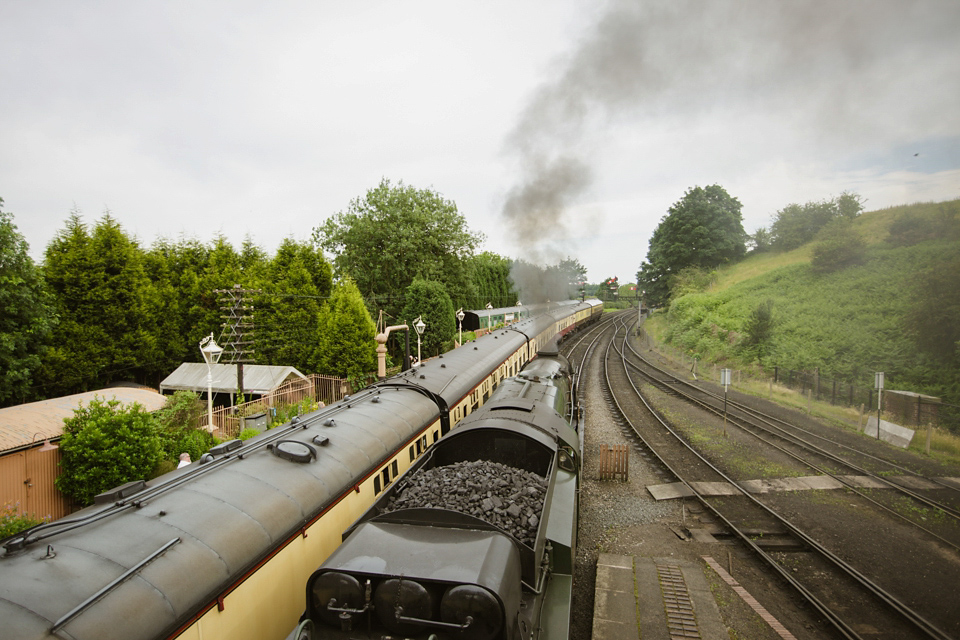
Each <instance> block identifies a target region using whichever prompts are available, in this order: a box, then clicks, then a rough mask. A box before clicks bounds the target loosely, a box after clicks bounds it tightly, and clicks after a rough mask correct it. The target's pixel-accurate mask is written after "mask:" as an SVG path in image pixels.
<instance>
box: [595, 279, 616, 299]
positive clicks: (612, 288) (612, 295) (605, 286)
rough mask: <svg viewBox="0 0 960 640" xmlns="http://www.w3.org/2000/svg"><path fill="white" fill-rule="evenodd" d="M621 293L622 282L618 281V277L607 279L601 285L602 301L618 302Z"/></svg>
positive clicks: (599, 292)
mask: <svg viewBox="0 0 960 640" xmlns="http://www.w3.org/2000/svg"><path fill="white" fill-rule="evenodd" d="M619 292H620V281H619V280H618V279H617V276H613V277H611V278H607V279H606V280H604V281H603V282H601V283H600V290H599V291H598V294H599V295H600V299H601V300H605V301H606V300H616V298H617V295H618V294H619Z"/></svg>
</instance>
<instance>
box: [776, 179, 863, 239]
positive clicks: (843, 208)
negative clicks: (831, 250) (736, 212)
mask: <svg viewBox="0 0 960 640" xmlns="http://www.w3.org/2000/svg"><path fill="white" fill-rule="evenodd" d="M862 210H863V204H862V201H861V198H860V196H858V195H856V194H853V193H847V192H844V193H843V194H841V195H840V196H839V197H837V198H834V199H833V200H821V201H819V202H808V203H806V204H804V205H799V204H789V205H787V206H786V207H784V208H783V209H781V210H780V211H778V212H777V213H776V214H775V215H774V220H773V225H772V226H771V228H770V234H771V236H772V242H771V244H772V246H773V248H774V249H776V250H777V251H790V250H791V249H796V248H797V247H799V246H800V245H803V244H806V243H807V242H810V241H811V240H813V239H814V238H815V237H816V235H817V233H818V232H819V231H820V230H821V229H823V228H824V227H825V226H827V225H828V224H829V223H831V222H833V221H834V220H838V219H843V220H853V219H854V218H856V217H857V216H859V215H860V212H861V211H862Z"/></svg>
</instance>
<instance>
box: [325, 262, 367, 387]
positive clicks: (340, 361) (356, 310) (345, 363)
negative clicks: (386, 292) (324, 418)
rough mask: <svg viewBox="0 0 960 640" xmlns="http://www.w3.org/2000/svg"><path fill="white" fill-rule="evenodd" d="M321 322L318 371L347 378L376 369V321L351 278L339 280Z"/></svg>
mask: <svg viewBox="0 0 960 640" xmlns="http://www.w3.org/2000/svg"><path fill="white" fill-rule="evenodd" d="M317 324H318V340H317V344H316V350H315V352H314V362H316V370H317V371H318V372H321V373H325V374H328V375H335V376H339V377H341V378H346V377H349V376H358V375H363V374H364V373H367V372H370V371H374V370H375V369H376V366H377V362H376V356H377V352H376V348H377V346H376V342H375V340H374V338H375V337H376V332H377V329H376V325H375V324H374V323H373V319H372V318H370V313H369V312H368V311H367V308H366V306H364V303H363V297H362V296H361V295H360V292H359V291H358V290H357V286H356V285H355V284H354V283H353V281H352V280H351V279H349V278H343V279H342V280H341V281H340V282H339V283H337V285H336V286H335V287H334V289H333V295H332V296H331V297H330V302H329V304H327V305H324V307H323V308H322V309H321V310H320V315H319V319H318V322H317Z"/></svg>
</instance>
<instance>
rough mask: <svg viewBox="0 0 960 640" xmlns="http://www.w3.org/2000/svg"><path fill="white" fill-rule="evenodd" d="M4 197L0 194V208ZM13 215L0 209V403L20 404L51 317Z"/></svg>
mask: <svg viewBox="0 0 960 640" xmlns="http://www.w3.org/2000/svg"><path fill="white" fill-rule="evenodd" d="M2 205H3V199H2V198H0V207H2ZM27 252H28V247H27V243H26V241H25V240H24V239H23V236H22V235H20V233H19V232H18V231H17V227H16V225H14V223H13V216H12V215H11V214H9V213H6V212H3V211H0V405H6V404H12V403H19V402H24V401H25V400H27V398H28V395H29V394H30V393H32V392H31V391H30V388H31V386H32V384H33V375H34V372H35V371H37V369H39V367H40V354H41V353H42V351H43V349H44V348H45V346H46V343H47V340H48V338H49V337H50V334H51V331H52V330H53V326H54V324H55V322H56V317H55V316H54V312H53V298H52V297H51V296H50V294H49V292H48V291H47V289H46V287H45V286H44V283H43V279H42V277H41V275H40V270H39V269H38V268H37V266H36V265H35V264H34V263H33V260H31V259H30V256H29V255H28V253H27Z"/></svg>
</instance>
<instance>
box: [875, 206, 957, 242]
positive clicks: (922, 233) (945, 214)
mask: <svg viewBox="0 0 960 640" xmlns="http://www.w3.org/2000/svg"><path fill="white" fill-rule="evenodd" d="M927 209H929V208H928V207H923V206H920V207H913V208H910V209H907V210H906V211H904V212H903V213H901V214H900V215H899V216H897V218H896V220H894V221H893V223H891V224H890V237H889V238H888V239H887V241H888V242H889V243H890V244H891V245H893V246H895V247H912V246H913V245H915V244H919V243H921V242H927V241H932V240H960V205H958V204H957V202H943V203H940V204H939V205H936V207H935V208H934V209H933V210H932V211H930V210H927Z"/></svg>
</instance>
